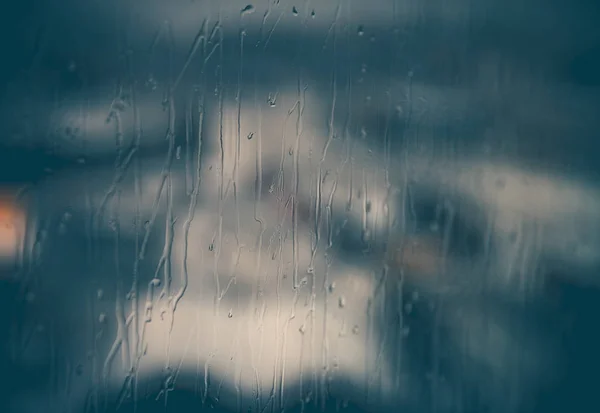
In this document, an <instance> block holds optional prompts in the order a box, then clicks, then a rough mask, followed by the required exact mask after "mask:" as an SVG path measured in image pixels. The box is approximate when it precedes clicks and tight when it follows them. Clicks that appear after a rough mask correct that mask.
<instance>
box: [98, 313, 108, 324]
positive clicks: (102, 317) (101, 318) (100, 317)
mask: <svg viewBox="0 0 600 413" xmlns="http://www.w3.org/2000/svg"><path fill="white" fill-rule="evenodd" d="M98 322H99V323H100V324H104V323H105V322H106V314H104V313H100V315H99V316H98Z"/></svg>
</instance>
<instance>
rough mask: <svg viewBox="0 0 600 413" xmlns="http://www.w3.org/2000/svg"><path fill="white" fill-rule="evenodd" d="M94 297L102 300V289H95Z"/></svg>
mask: <svg viewBox="0 0 600 413" xmlns="http://www.w3.org/2000/svg"><path fill="white" fill-rule="evenodd" d="M96 297H97V298H98V300H102V299H103V298H104V290H103V289H99V290H98V291H96Z"/></svg>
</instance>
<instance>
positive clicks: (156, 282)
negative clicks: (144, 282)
mask: <svg viewBox="0 0 600 413" xmlns="http://www.w3.org/2000/svg"><path fill="white" fill-rule="evenodd" d="M150 284H151V285H152V286H153V287H160V278H153V279H152V281H150Z"/></svg>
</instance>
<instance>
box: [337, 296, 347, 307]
mask: <svg viewBox="0 0 600 413" xmlns="http://www.w3.org/2000/svg"><path fill="white" fill-rule="evenodd" d="M338 307H340V308H344V307H346V299H345V298H344V296H343V295H342V296H340V298H339V299H338Z"/></svg>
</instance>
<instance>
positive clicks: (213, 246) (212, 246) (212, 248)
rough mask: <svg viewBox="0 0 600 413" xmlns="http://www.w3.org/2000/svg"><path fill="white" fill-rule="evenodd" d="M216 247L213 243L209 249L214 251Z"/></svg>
mask: <svg viewBox="0 0 600 413" xmlns="http://www.w3.org/2000/svg"><path fill="white" fill-rule="evenodd" d="M214 249H215V244H213V243H211V244H210V245H209V246H208V250H209V251H214Z"/></svg>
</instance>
